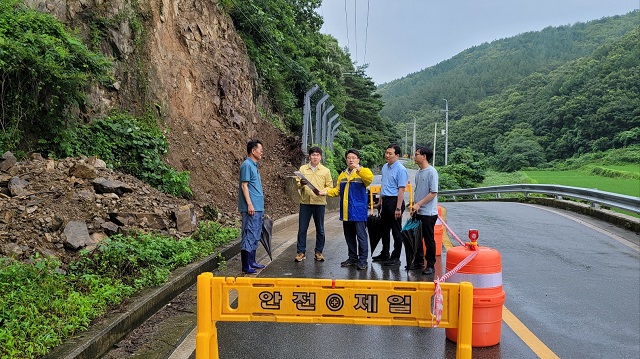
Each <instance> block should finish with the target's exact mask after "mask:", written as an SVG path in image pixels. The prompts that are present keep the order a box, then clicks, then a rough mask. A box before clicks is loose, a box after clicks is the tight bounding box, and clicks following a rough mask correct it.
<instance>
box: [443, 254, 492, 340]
mask: <svg viewBox="0 0 640 359" xmlns="http://www.w3.org/2000/svg"><path fill="white" fill-rule="evenodd" d="M476 250H477V251H478V254H477V255H476V257H475V258H473V259H472V260H471V261H470V262H469V263H467V264H466V265H465V266H464V267H462V268H460V270H459V271H458V272H457V273H455V274H453V275H452V276H451V277H449V279H447V282H449V283H460V282H471V284H473V320H472V322H473V325H472V335H471V336H472V338H471V345H472V346H474V347H488V346H492V345H496V344H498V343H500V331H501V327H502V305H503V304H504V299H505V292H504V290H502V262H501V259H500V252H498V251H497V250H495V249H493V248H489V247H481V246H477V247H476ZM471 253H472V250H471V249H469V248H468V247H467V246H458V247H453V248H450V249H448V250H447V265H446V268H447V272H449V271H450V270H452V269H453V268H454V267H455V266H457V265H458V264H459V263H460V262H462V260H464V259H465V258H467V256H469V255H470V254H471ZM445 332H446V335H447V339H449V340H451V341H453V342H456V341H457V338H458V330H457V329H446V330H445Z"/></svg>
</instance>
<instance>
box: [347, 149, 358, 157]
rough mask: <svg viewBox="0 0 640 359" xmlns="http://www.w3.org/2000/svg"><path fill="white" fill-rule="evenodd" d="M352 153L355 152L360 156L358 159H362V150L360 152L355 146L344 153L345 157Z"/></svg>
mask: <svg viewBox="0 0 640 359" xmlns="http://www.w3.org/2000/svg"><path fill="white" fill-rule="evenodd" d="M350 153H353V154H354V155H356V156H357V157H358V159H360V152H358V150H356V149H355V148H352V149H350V150H347V152H345V153H344V158H347V156H349V154H350Z"/></svg>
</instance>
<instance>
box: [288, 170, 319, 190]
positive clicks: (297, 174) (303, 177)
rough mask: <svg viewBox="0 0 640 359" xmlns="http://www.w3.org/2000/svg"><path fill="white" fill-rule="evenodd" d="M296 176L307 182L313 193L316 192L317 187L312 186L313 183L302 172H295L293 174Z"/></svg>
mask: <svg viewBox="0 0 640 359" xmlns="http://www.w3.org/2000/svg"><path fill="white" fill-rule="evenodd" d="M293 173H294V174H295V175H296V176H298V178H300V179H301V180H305V181H307V186H309V188H310V189H311V190H312V191H315V190H316V187H315V186H314V185H312V184H311V182H309V180H308V179H307V177H305V176H304V175H303V174H302V173H300V171H295V172H293Z"/></svg>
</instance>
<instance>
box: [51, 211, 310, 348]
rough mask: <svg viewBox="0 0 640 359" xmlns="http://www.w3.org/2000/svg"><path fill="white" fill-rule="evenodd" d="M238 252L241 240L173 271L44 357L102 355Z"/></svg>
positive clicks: (277, 226)
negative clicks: (201, 275)
mask: <svg viewBox="0 0 640 359" xmlns="http://www.w3.org/2000/svg"><path fill="white" fill-rule="evenodd" d="M297 221H298V214H297V213H296V214H292V215H290V216H287V217H284V218H281V219H278V220H276V221H274V224H273V232H274V233H276V232H278V231H281V230H282V229H284V228H286V227H288V226H290V225H292V224H295V223H297ZM239 252H240V240H236V241H234V242H233V243H231V244H229V245H227V246H225V247H223V248H222V249H221V250H220V252H219V253H215V254H213V255H210V256H208V257H206V258H204V259H203V260H201V261H199V262H196V263H192V264H190V265H188V266H186V267H183V268H178V269H176V270H175V271H173V272H172V273H171V275H170V277H169V279H168V281H167V282H166V283H165V284H164V285H162V286H161V287H156V288H149V289H146V290H143V291H142V292H141V293H138V294H136V295H135V296H134V297H132V298H130V299H128V300H127V301H126V302H125V303H126V304H125V305H124V306H123V308H121V309H119V310H118V312H117V313H115V312H114V313H109V314H107V315H106V316H104V317H103V318H101V319H99V320H98V321H97V322H96V323H93V324H92V325H91V327H89V329H88V330H86V331H84V332H82V333H80V334H78V335H76V336H73V337H71V338H69V339H67V340H66V341H65V342H64V343H63V344H62V345H60V346H58V347H56V348H54V349H53V350H52V351H51V352H50V353H49V354H47V355H46V356H45V357H44V358H46V359H54V358H55V359H58V358H65V359H95V358H99V357H101V356H103V355H104V354H105V353H106V352H107V351H109V350H110V349H111V348H112V347H113V345H115V344H116V343H118V342H119V341H121V340H122V339H123V338H124V337H125V336H127V335H128V334H129V333H130V332H131V331H132V330H133V329H135V328H137V327H138V326H139V325H140V324H142V323H143V322H144V321H146V320H147V319H149V318H150V317H151V316H152V315H153V314H155V313H156V312H157V311H158V310H160V309H161V308H162V307H163V306H165V305H166V304H167V303H169V302H170V301H171V300H172V299H173V298H175V297H176V296H177V295H178V294H180V293H182V292H184V291H185V290H186V289H187V288H189V287H190V286H192V285H193V284H195V283H196V281H197V277H198V275H199V274H201V273H203V272H211V271H214V270H215V269H217V268H218V266H219V264H220V259H221V258H220V257H219V254H220V255H221V256H222V258H224V260H225V261H226V260H229V259H231V258H233V257H235V256H236V255H237V254H238V253H239Z"/></svg>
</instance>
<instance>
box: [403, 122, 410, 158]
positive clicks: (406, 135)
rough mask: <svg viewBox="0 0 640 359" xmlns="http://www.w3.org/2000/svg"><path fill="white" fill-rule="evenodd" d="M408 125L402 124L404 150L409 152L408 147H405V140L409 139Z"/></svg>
mask: <svg viewBox="0 0 640 359" xmlns="http://www.w3.org/2000/svg"><path fill="white" fill-rule="evenodd" d="M407 125H408V124H406V123H405V124H404V150H405V151H409V147H407V146H408V145H407V138H408V137H409V127H408V126H407Z"/></svg>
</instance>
